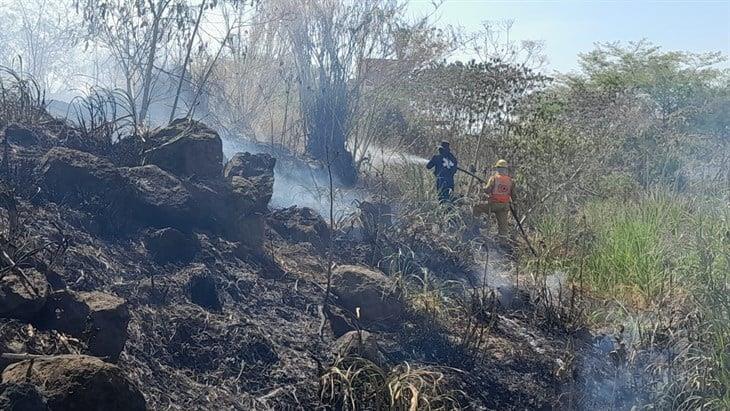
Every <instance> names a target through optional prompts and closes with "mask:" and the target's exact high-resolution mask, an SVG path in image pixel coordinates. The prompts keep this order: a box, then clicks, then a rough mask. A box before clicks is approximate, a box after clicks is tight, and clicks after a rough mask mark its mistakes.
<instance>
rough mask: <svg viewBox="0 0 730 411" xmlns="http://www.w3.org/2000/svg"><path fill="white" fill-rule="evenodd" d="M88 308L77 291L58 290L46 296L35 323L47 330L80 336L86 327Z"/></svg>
mask: <svg viewBox="0 0 730 411" xmlns="http://www.w3.org/2000/svg"><path fill="white" fill-rule="evenodd" d="M89 313H90V309H89V306H88V304H86V303H85V302H83V301H81V299H80V298H79V295H78V293H75V292H73V291H71V290H58V291H54V292H53V293H51V295H49V296H48V301H47V302H46V305H45V306H44V307H43V310H41V312H40V313H38V317H37V318H36V319H35V324H36V325H37V326H38V327H40V328H42V329H47V330H58V331H60V332H63V333H66V334H69V335H72V336H74V337H77V338H81V337H82V336H83V335H84V332H85V331H86V327H87V321H88V318H89Z"/></svg>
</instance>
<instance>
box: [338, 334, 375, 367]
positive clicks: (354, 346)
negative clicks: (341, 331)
mask: <svg viewBox="0 0 730 411" xmlns="http://www.w3.org/2000/svg"><path fill="white" fill-rule="evenodd" d="M334 346H335V349H334V351H335V354H336V355H339V356H340V357H359V358H364V359H366V360H369V361H372V362H373V363H375V364H376V365H378V366H380V367H382V366H383V365H385V364H386V363H387V360H386V359H385V356H383V354H382V353H381V352H380V347H379V346H378V340H377V338H375V335H373V334H371V333H369V332H367V331H350V332H348V333H346V334H345V335H343V336H342V337H340V338H338V339H337V341H335V343H334Z"/></svg>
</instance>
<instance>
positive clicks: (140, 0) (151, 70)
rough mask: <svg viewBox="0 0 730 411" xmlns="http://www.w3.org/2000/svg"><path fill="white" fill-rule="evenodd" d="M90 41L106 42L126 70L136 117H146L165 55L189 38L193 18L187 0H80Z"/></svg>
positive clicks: (77, 2) (139, 120)
mask: <svg viewBox="0 0 730 411" xmlns="http://www.w3.org/2000/svg"><path fill="white" fill-rule="evenodd" d="M75 5H76V9H77V10H78V11H79V12H80V13H81V15H82V17H83V21H84V24H85V28H86V32H87V40H86V41H87V45H88V44H89V42H98V43H100V44H101V45H103V46H104V47H106V48H107V49H108V50H109V52H110V53H111V55H112V56H113V59H114V61H115V63H116V64H117V65H118V67H119V69H120V70H121V71H122V76H123V81H124V90H125V92H126V94H127V98H128V99H129V105H130V109H131V111H132V115H133V117H134V119H135V122H136V123H138V124H140V123H143V122H144V121H146V120H147V117H148V113H149V108H150V104H151V102H152V97H153V90H154V87H155V83H156V81H157V78H158V76H159V71H158V70H157V68H159V67H160V66H161V65H162V64H160V60H162V59H165V58H167V57H169V56H168V55H167V54H166V51H169V50H167V48H168V47H170V46H172V45H174V44H175V42H176V41H178V42H179V41H180V40H181V39H185V38H187V34H188V31H189V28H190V23H191V20H192V19H191V18H190V16H189V14H190V10H189V4H188V2H187V1H185V0H110V1H101V0H75Z"/></svg>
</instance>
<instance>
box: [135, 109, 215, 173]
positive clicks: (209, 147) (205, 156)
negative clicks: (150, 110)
mask: <svg viewBox="0 0 730 411" xmlns="http://www.w3.org/2000/svg"><path fill="white" fill-rule="evenodd" d="M150 140H151V141H152V143H153V144H155V146H154V147H152V148H150V149H148V150H147V151H145V153H144V155H143V163H144V164H154V165H157V166H159V167H160V168H162V169H163V170H166V171H169V172H170V173H173V174H175V175H177V176H183V177H192V176H195V177H198V178H202V179H206V178H211V177H216V176H220V175H221V171H222V167H223V143H222V141H221V138H220V137H219V136H218V133H216V132H215V130H213V129H211V128H209V127H208V126H206V125H205V124H203V123H200V122H197V121H191V120H188V119H177V120H175V121H173V122H172V123H171V124H170V125H169V126H167V127H165V128H163V129H162V130H159V131H158V132H157V133H155V134H153V135H152V136H151V138H150Z"/></svg>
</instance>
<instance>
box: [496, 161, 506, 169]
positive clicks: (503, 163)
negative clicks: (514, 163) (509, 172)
mask: <svg viewBox="0 0 730 411" xmlns="http://www.w3.org/2000/svg"><path fill="white" fill-rule="evenodd" d="M494 168H507V160H497V163H496V164H495V165H494Z"/></svg>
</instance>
